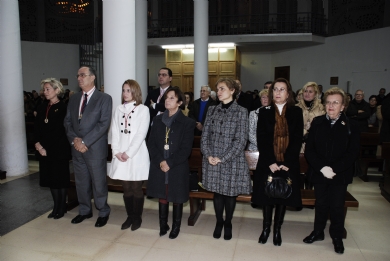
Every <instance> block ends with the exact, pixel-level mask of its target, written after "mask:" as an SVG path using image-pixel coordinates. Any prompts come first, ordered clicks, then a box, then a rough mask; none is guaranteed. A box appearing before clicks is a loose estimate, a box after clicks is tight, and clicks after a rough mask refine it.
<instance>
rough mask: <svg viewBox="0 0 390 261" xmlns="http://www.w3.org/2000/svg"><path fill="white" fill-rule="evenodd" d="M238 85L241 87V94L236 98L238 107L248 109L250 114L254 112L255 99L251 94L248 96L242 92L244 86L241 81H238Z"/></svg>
mask: <svg viewBox="0 0 390 261" xmlns="http://www.w3.org/2000/svg"><path fill="white" fill-rule="evenodd" d="M236 83H237V84H238V86H239V93H238V94H237V96H236V101H237V103H238V105H240V106H242V107H244V108H245V109H247V110H248V114H249V112H250V111H251V110H252V103H253V97H252V95H251V94H246V93H244V92H242V85H241V82H240V81H239V80H236Z"/></svg>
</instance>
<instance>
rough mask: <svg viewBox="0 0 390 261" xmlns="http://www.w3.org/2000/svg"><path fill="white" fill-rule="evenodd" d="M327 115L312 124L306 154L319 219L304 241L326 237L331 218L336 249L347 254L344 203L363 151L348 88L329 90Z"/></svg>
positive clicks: (327, 94) (339, 252)
mask: <svg viewBox="0 0 390 261" xmlns="http://www.w3.org/2000/svg"><path fill="white" fill-rule="evenodd" d="M324 99H325V108H326V115H323V116H320V117H317V118H315V119H314V121H313V122H312V124H311V128H310V134H309V136H308V139H307V142H306V149H305V157H306V159H307V161H308V163H309V164H310V166H311V167H312V168H313V176H312V182H313V183H314V193H315V197H316V202H315V218H314V230H313V231H312V232H311V234H310V235H309V236H307V237H306V238H304V239H303V242H305V243H307V244H311V243H313V242H315V241H321V240H324V237H325V235H324V229H325V227H326V222H327V220H328V217H330V223H331V224H330V227H329V234H330V237H331V238H332V242H333V245H334V251H335V252H336V253H338V254H343V253H344V244H343V240H342V237H343V233H344V203H345V193H346V191H347V187H348V184H350V183H352V179H353V172H354V162H355V161H356V159H357V157H358V154H359V147H360V130H359V125H358V122H356V121H352V120H348V119H347V117H346V116H345V115H344V113H342V112H343V110H344V109H345V107H346V105H348V99H347V96H346V95H345V93H344V91H343V90H341V89H340V88H338V87H333V88H331V89H329V90H327V91H326V92H325V95H324Z"/></svg>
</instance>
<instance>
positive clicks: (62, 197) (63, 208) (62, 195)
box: [54, 188, 68, 219]
mask: <svg viewBox="0 0 390 261" xmlns="http://www.w3.org/2000/svg"><path fill="white" fill-rule="evenodd" d="M58 194H59V205H58V211H57V214H56V215H54V219H60V218H62V217H63V216H64V215H65V213H66V212H67V207H68V206H67V204H66V195H67V194H68V189H67V188H62V189H59V192H58Z"/></svg>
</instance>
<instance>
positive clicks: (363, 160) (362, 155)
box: [359, 132, 383, 182]
mask: <svg viewBox="0 0 390 261" xmlns="http://www.w3.org/2000/svg"><path fill="white" fill-rule="evenodd" d="M380 144H381V140H380V136H379V133H371V132H362V133H361V134H360V152H359V163H360V167H361V168H362V172H363V176H361V177H360V178H361V179H362V180H363V181H364V182H368V175H367V172H368V167H369V165H370V164H372V163H376V164H377V165H378V164H383V158H382V156H377V155H376V151H377V148H378V145H380ZM370 151H371V152H373V154H369V152H370Z"/></svg>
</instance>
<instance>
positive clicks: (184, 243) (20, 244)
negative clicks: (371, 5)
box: [0, 179, 390, 261]
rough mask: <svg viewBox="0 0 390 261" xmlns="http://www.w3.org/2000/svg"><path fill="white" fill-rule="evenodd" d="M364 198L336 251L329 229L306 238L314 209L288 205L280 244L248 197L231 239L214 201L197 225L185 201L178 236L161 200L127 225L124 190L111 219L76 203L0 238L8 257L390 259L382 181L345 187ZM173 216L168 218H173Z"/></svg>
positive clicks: (389, 211)
mask: <svg viewBox="0 0 390 261" xmlns="http://www.w3.org/2000/svg"><path fill="white" fill-rule="evenodd" d="M348 190H349V191H350V192H351V193H352V195H354V196H355V197H356V198H357V199H358V201H359V203H360V206H359V208H358V209H349V210H348V215H347V220H346V229H347V231H348V237H347V239H345V240H344V245H345V248H346V250H345V253H344V254H343V255H338V254H336V253H334V251H333V245H332V243H331V239H330V238H329V233H328V231H326V235H325V240H324V241H321V242H315V243H314V244H312V245H307V244H304V243H303V242H302V239H303V238H304V237H305V236H307V235H308V234H309V233H310V232H311V230H312V226H313V220H314V210H312V209H307V208H305V209H303V210H302V211H299V212H293V211H287V213H286V217H285V223H284V225H283V227H282V239H283V244H282V246H281V247H276V246H274V245H273V244H272V238H270V239H269V242H268V243H267V244H265V245H261V244H258V243H257V240H258V237H259V235H260V232H261V229H262V228H261V227H262V225H261V223H262V219H261V210H258V209H253V208H251V206H250V205H249V204H241V203H239V204H237V208H236V211H235V216H234V219H233V239H232V240H230V241H225V240H223V239H219V240H216V239H214V238H212V232H213V229H214V225H215V218H214V215H213V214H214V213H213V207H212V202H207V207H206V211H205V212H204V213H202V214H201V216H200V218H199V220H198V222H197V223H196V225H195V226H194V227H189V226H187V218H188V216H189V206H188V204H187V205H186V206H185V209H184V214H183V224H182V229H181V232H180V235H179V237H178V238H177V239H175V240H171V239H169V238H168V236H167V235H166V236H164V237H159V235H158V233H159V227H158V204H157V202H156V200H146V201H145V209H144V214H143V223H142V227H141V228H140V229H139V230H137V231H134V232H133V231H131V230H130V229H128V230H125V231H122V230H121V229H120V226H121V224H122V223H123V221H124V220H125V218H126V214H125V209H124V206H123V200H122V194H119V193H110V194H109V204H110V206H111V207H112V213H111V215H110V219H109V221H108V224H107V225H106V226H105V227H102V228H95V227H94V223H95V221H96V218H97V213H96V211H95V213H94V214H95V215H94V217H93V218H91V219H89V220H85V221H84V222H83V223H81V224H77V225H73V224H71V223H70V221H71V219H72V218H73V217H74V216H76V215H77V208H76V209H74V210H72V211H70V212H69V213H67V214H66V215H65V217H64V218H62V219H59V220H53V219H47V215H48V213H45V214H44V215H42V216H41V217H39V218H37V219H35V220H33V221H31V222H29V223H27V224H25V225H23V226H21V227H19V228H18V229H16V230H14V231H12V232H10V233H8V234H6V235H5V236H3V237H1V238H0V261H3V260H10V261H15V260H29V261H33V260H39V261H41V260H131V261H136V260H153V261H154V260H158V261H164V260H169V261H173V260H186V261H190V260H204V261H206V260H213V261H214V260H216V261H218V260H223V261H227V260H240V261H241V260H251V261H253V260H273V261H276V260H289V261H290V260H299V261H304V260H311V261H313V260H318V261H319V260H353V261H360V260H367V261H373V260H390V247H389V243H390V226H389V225H390V221H389V220H390V219H389V217H390V204H389V203H388V202H387V201H386V200H385V199H384V198H383V197H382V196H381V195H380V191H379V187H378V182H377V181H372V182H368V183H364V182H362V181H360V180H359V179H355V180H354V183H353V184H352V185H350V186H349V189H348ZM171 220H172V219H171V218H170V223H171Z"/></svg>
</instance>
